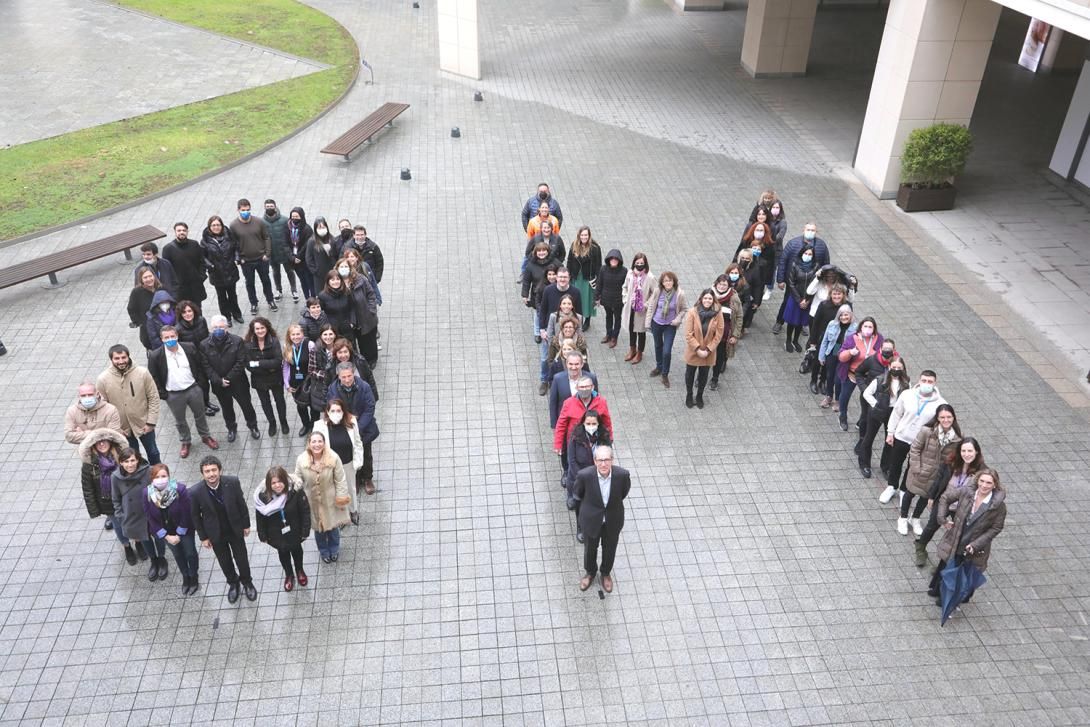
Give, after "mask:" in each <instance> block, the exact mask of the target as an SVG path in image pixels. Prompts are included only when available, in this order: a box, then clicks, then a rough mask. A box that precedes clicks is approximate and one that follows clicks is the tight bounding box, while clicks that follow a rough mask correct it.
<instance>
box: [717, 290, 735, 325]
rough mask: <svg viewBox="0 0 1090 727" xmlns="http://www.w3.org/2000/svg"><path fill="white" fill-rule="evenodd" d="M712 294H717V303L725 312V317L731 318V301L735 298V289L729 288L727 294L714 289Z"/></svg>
mask: <svg viewBox="0 0 1090 727" xmlns="http://www.w3.org/2000/svg"><path fill="white" fill-rule="evenodd" d="M712 292H713V293H715V302H716V303H718V304H719V307H720V308H721V309H722V310H723V315H725V316H727V317H728V318H730V299H731V298H732V297H733V296H734V288H727V292H726V293H720V292H719V291H718V290H716V289H715V288H712Z"/></svg>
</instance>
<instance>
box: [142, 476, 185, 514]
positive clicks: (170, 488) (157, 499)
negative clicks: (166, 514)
mask: <svg viewBox="0 0 1090 727" xmlns="http://www.w3.org/2000/svg"><path fill="white" fill-rule="evenodd" d="M177 499H178V483H177V482H175V481H174V480H171V481H170V484H169V485H167V488H166V489H165V490H162V491H160V490H157V489H155V485H148V500H149V501H150V502H151V504H152V505H155V506H156V507H158V508H159V509H160V510H166V509H167V508H168V507H170V503H172V502H174V501H175V500H177Z"/></svg>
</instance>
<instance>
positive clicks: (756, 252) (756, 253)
mask: <svg viewBox="0 0 1090 727" xmlns="http://www.w3.org/2000/svg"><path fill="white" fill-rule="evenodd" d="M750 252H751V253H753V257H760V256H761V248H759V247H755V248H753V249H751V250H750Z"/></svg>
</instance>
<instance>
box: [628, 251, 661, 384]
mask: <svg viewBox="0 0 1090 727" xmlns="http://www.w3.org/2000/svg"><path fill="white" fill-rule="evenodd" d="M655 285H656V281H655V276H654V274H653V273H652V272H651V264H650V263H649V262H648V261H647V256H646V255H644V254H643V253H642V252H638V253H636V254H635V256H634V257H633V258H632V269H631V270H629V271H628V277H626V278H625V281H624V288H622V290H621V297H622V300H623V301H624V307H623V308H622V309H621V324H622V325H624V326H625V327H626V328H627V329H628V355H626V356H625V357H624V360H625V361H631V362H632V364H633V365H636V364H638V363H639V362H640V361H642V360H643V349H644V347H645V346H646V345H647V301H648V300H649V299H650V297H651V292H652V291H653V290H654V289H655Z"/></svg>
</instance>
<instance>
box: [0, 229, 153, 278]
mask: <svg viewBox="0 0 1090 727" xmlns="http://www.w3.org/2000/svg"><path fill="white" fill-rule="evenodd" d="M166 236H167V233H165V232H163V231H162V230H160V229H159V228H157V227H152V226H151V225H144V226H143V227H137V228H136V229H135V230H128V231H127V232H119V233H118V234H116V235H110V236H109V237H103V238H102V239H101V240H94V241H92V242H86V243H84V244H82V245H76V246H75V247H73V248H70V249H68V250H62V251H61V252H57V253H53V254H52V255H47V256H45V257H39V258H35V259H33V260H27V261H26V262H24V263H18V264H17V265H12V266H11V267H10V268H3V269H0V290H3V289H4V288H10V287H11V286H12V285H18V284H19V283H25V282H26V281H28V280H33V279H34V278H40V277H42V276H43V275H48V276H49V284H48V285H43V286H42V287H44V288H59V287H61V286H63V285H64V283H63V282H61V281H60V280H57V273H58V272H60V271H61V270H67V269H68V268H72V267H75V266H77V265H80V264H82V263H85V262H89V261H91V260H98V259H99V258H103V257H106V256H107V255H113V254H114V253H117V252H123V253H125V261H131V260H132V253H131V252H130V250H131V249H132V248H134V247H139V246H140V245H143V244H144V243H145V242H151V241H152V240H158V239H159V238H162V237H166Z"/></svg>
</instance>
